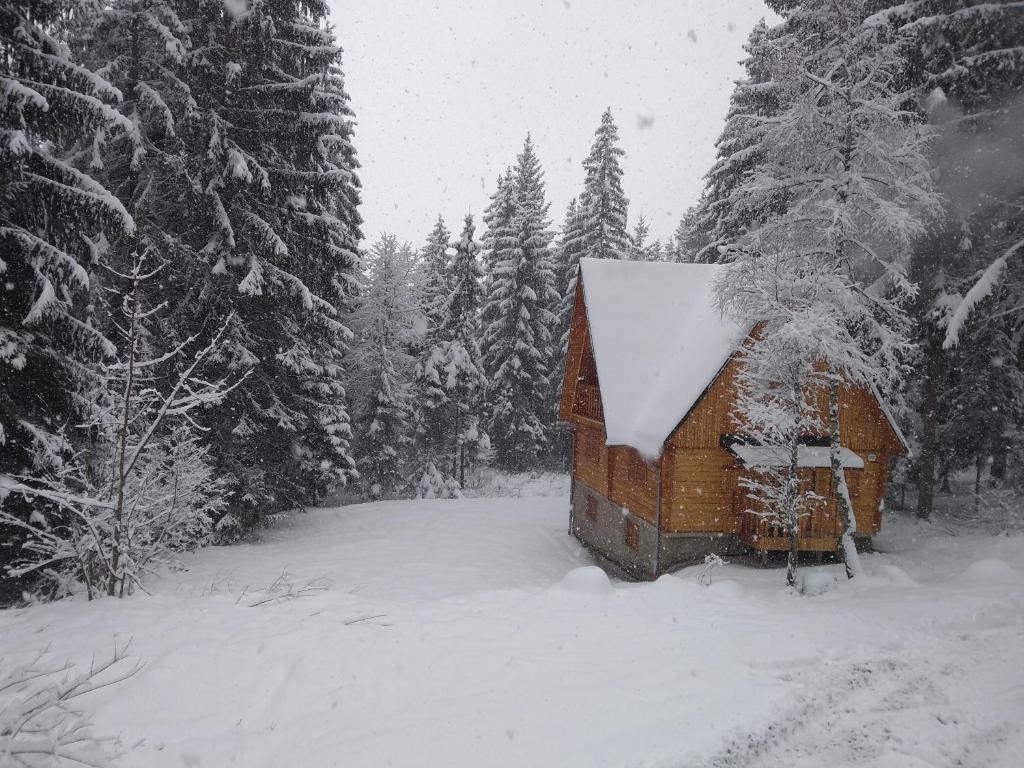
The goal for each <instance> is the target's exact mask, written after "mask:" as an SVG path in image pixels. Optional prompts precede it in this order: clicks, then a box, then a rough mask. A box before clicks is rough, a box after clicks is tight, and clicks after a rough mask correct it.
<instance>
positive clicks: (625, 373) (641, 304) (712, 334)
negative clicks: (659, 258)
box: [580, 258, 909, 460]
mask: <svg viewBox="0 0 1024 768" xmlns="http://www.w3.org/2000/svg"><path fill="white" fill-rule="evenodd" d="M727 268H728V267H725V266H723V265H719V264H677V263H669V262H645V261H617V260H611V259H589V258H584V259H580V276H581V283H582V285H583V302H584V304H585V306H584V307H583V309H584V311H585V313H586V318H587V321H588V322H587V325H588V326H589V334H590V342H591V345H592V348H593V353H594V359H595V362H596V364H597V380H598V382H599V384H600V390H601V403H602V406H603V408H604V422H605V432H606V435H607V443H608V445H628V446H630V447H632V448H635V449H636V450H637V451H639V452H640V454H641V455H643V456H644V457H645V458H646V459H649V460H655V459H657V458H658V457H659V456H660V455H661V452H662V447H663V446H664V443H665V440H666V439H668V437H669V435H671V434H672V433H673V432H674V431H675V429H676V427H677V426H678V425H679V423H680V422H681V421H682V420H683V419H684V418H685V417H686V416H687V414H689V413H690V411H691V409H692V408H693V407H694V406H695V405H696V404H697V402H698V401H699V400H700V399H701V397H702V396H703V394H704V392H705V391H707V389H708V387H709V386H710V385H711V384H712V383H713V382H714V381H715V379H716V378H717V377H718V375H719V373H720V372H721V370H722V368H723V367H724V366H725V364H726V363H727V362H728V361H729V358H730V357H731V356H732V354H733V353H734V352H735V351H736V350H737V348H738V347H739V345H740V342H741V341H742V340H743V339H744V338H745V337H746V336H747V334H748V333H750V330H751V328H750V327H744V326H740V325H739V324H737V323H736V322H734V321H733V320H731V319H729V318H727V317H724V316H723V315H722V313H721V312H720V311H719V310H718V307H717V306H716V302H715V283H716V280H717V277H718V276H719V275H720V274H721V272H722V270H724V269H727ZM872 394H873V395H874V399H875V400H876V402H877V403H878V406H879V408H880V409H881V411H882V413H883V415H884V417H885V420H886V422H887V423H888V425H889V427H890V428H891V429H892V431H893V434H894V435H895V437H896V439H897V440H898V442H899V443H900V444H901V445H902V447H903V449H904V450H905V451H907V452H909V446H908V445H907V441H906V438H905V437H904V436H903V433H902V432H901V431H900V428H899V425H898V424H897V423H896V421H895V419H894V418H893V415H892V413H891V412H890V411H889V409H888V408H887V407H886V405H885V403H884V402H883V401H882V400H881V398H879V397H878V393H877V392H875V391H874V389H873V388H872Z"/></svg>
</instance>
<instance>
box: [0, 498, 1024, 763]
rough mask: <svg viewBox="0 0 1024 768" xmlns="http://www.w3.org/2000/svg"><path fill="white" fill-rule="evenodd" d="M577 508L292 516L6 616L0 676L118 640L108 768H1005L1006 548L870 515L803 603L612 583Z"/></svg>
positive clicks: (1017, 551)
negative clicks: (851, 546) (151, 571)
mask: <svg viewBox="0 0 1024 768" xmlns="http://www.w3.org/2000/svg"><path fill="white" fill-rule="evenodd" d="M567 504H568V501H567V499H566V498H565V497H553V498H530V499H525V498H524V499H464V500H457V501H440V500H430V501H415V502H381V503H376V504H363V505H358V506H353V507H346V508H340V509H318V510H312V511H310V512H309V513H308V514H297V515H293V516H291V517H290V518H289V519H288V520H287V521H286V522H285V523H284V524H283V526H282V527H281V528H279V529H274V530H271V531H270V532H268V534H267V535H266V537H265V540H264V541H263V542H261V543H259V544H250V545H244V546H234V547H217V548H211V549H206V550H203V551H201V552H198V553H196V554H195V555H194V556H190V557H189V558H188V559H187V566H188V570H186V571H184V572H180V573H173V574H168V575H167V576H166V577H165V578H164V579H162V580H161V581H159V582H158V583H156V584H154V585H153V586H152V591H153V596H152V597H146V596H138V597H133V598H130V599H127V600H124V601H117V600H102V601H99V602H96V603H87V602H84V601H68V602H63V603H56V604H51V605H42V606H36V607H32V608H28V609H23V610H17V611H5V612H0V651H2V653H0V658H2V661H3V663H16V662H17V661H19V660H22V659H25V658H26V657H28V656H31V655H33V654H34V653H35V652H36V651H37V650H38V649H40V648H41V647H43V646H46V645H49V646H50V648H51V654H52V657H54V658H56V659H58V660H63V659H65V658H70V659H71V660H73V661H75V662H77V663H80V664H84V663H87V662H88V661H89V659H90V658H91V657H92V655H93V654H96V655H97V656H101V657H102V656H103V655H104V654H105V653H106V652H108V651H109V649H111V648H112V646H113V643H114V642H115V641H118V642H124V641H125V640H127V639H128V638H132V644H131V652H132V653H133V654H134V655H135V656H136V657H137V658H139V659H141V660H143V661H144V662H145V666H144V667H143V668H142V669H141V670H140V671H139V673H138V674H136V675H135V676H134V677H132V678H131V679H129V680H127V681H126V682H124V683H122V684H121V685H119V686H117V687H115V688H110V689H104V690H101V691H96V692H95V693H94V694H90V698H87V699H83V700H82V701H81V703H82V704H83V705H85V706H88V707H90V708H92V709H93V710H94V714H95V721H96V731H97V732H98V733H107V734H116V733H120V734H121V737H122V743H123V745H124V746H125V750H126V751H125V754H124V756H123V757H122V758H121V759H120V761H119V762H118V763H117V765H120V766H124V768H175V767H178V766H189V767H190V768H229V767H230V766H239V767H244V768H279V766H283V765H295V766H302V767H303V768H328V767H329V766H345V768H380V767H381V766H392V767H393V768H433V767H434V766H437V767H438V768H440V767H442V766H445V767H447V766H463V765H465V766H477V765H486V766H488V767H489V768H512V767H513V766H515V767H516V768H518V767H519V766H524V765H530V766H559V767H560V768H594V767H595V766H607V767H609V768H612V767H615V768H619V767H623V768H624V767H625V766H650V767H652V768H653V767H654V766H665V767H666V768H667V767H668V766H672V767H673V768H674V767H676V766H679V767H681V768H687V767H692V768H696V767H697V766H707V765H717V766H736V767H737V768H738V767H739V766H744V767H745V768H755V767H757V766H764V767H765V768H767V767H768V766H780V765H784V766H797V767H802V766H812V765H822V764H825V765H829V766H830V768H853V767H854V766H857V768H865V767H866V768H879V767H881V766H910V765H930V766H943V765H959V764H965V765H986V766H991V767H992V768H1016V766H1017V765H1018V763H1019V756H1020V754H1022V751H1024V733H1022V729H1021V728H1020V723H1021V722H1022V721H1024V594H1022V593H1024V587H1022V585H1021V582H1020V578H1019V574H1020V573H1021V572H1024V546H1022V544H1024V537H1021V536H1010V537H1006V536H1000V537H994V536H984V535H977V534H973V533H971V532H970V531H969V530H967V531H958V533H959V535H957V536H949V535H947V534H946V533H944V532H942V531H940V530H938V528H936V527H928V526H915V525H912V524H909V523H902V522H900V523H898V524H894V523H893V521H891V520H888V519H887V520H886V524H885V533H883V535H882V536H880V537H879V540H878V545H879V547H881V548H885V549H886V550H887V553H876V554H870V555H865V557H864V561H865V566H866V568H867V570H868V576H867V578H864V579H863V580H857V582H848V581H846V580H845V579H844V578H842V567H841V566H838V565H832V566H824V567H819V568H805V569H803V570H802V573H803V574H804V575H805V584H809V583H813V584H816V585H821V584H824V583H831V588H829V589H827V590H825V591H822V592H821V593H820V594H818V595H817V596H816V597H813V598H810V597H805V596H800V595H796V594H793V593H792V592H791V591H788V590H786V589H785V588H784V587H783V580H784V574H783V572H782V571H781V570H779V569H771V568H769V569H760V568H754V567H747V566H744V565H742V564H740V563H737V562H731V563H729V564H727V565H723V566H721V567H719V568H716V569H715V571H714V574H713V577H712V584H711V585H710V586H708V587H705V586H701V585H699V584H698V583H697V575H698V573H699V572H700V570H701V568H702V566H695V567H693V568H690V569H686V570H683V571H680V572H679V573H677V574H673V575H668V576H663V577H661V578H660V579H658V580H657V581H655V582H653V583H644V584H628V583H622V582H619V581H616V580H614V579H609V577H608V576H607V575H606V574H605V573H604V572H603V571H601V570H600V569H597V568H595V567H594V563H593V561H592V560H591V558H590V556H589V555H588V554H587V553H586V552H585V551H584V550H583V549H582V548H581V547H580V546H579V545H578V544H577V543H576V542H575V540H574V539H572V538H571V537H569V536H567V535H566V530H565V529H566V522H567ZM254 606H255V607H254Z"/></svg>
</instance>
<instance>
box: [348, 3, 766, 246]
mask: <svg viewBox="0 0 1024 768" xmlns="http://www.w3.org/2000/svg"><path fill="white" fill-rule="evenodd" d="M332 6H333V10H332V21H333V23H334V24H335V26H336V28H337V33H338V36H339V39H340V43H341V45H342V46H343V47H344V50H345V58H344V71H345V77H346V85H347V89H348V92H349V94H350V95H351V97H352V106H353V109H354V110H355V113H356V120H357V126H356V135H355V141H356V149H357V151H358V154H359V161H360V163H361V164H362V166H363V167H362V168H361V169H360V171H359V176H360V179H361V181H362V183H363V205H362V206H361V212H362V215H363V218H364V219H365V224H364V227H363V232H364V234H365V235H366V237H367V239H368V240H371V241H372V240H374V239H375V238H376V237H377V236H378V235H379V234H380V232H381V231H382V230H386V231H388V232H393V233H394V234H396V235H398V237H399V239H400V240H409V241H410V242H412V243H413V244H414V245H419V244H421V243H422V241H423V240H424V239H425V238H426V236H427V234H428V233H429V232H430V229H431V227H432V226H433V223H434V220H435V219H436V218H437V214H438V213H441V214H443V215H444V217H445V220H446V221H447V223H448V227H449V229H452V230H458V228H459V223H460V221H461V217H462V216H464V215H465V213H466V212H467V211H468V212H471V213H473V214H474V216H476V217H479V215H480V214H481V212H482V211H483V208H484V206H485V205H486V203H487V196H488V195H489V194H490V193H491V192H492V191H493V190H494V186H495V180H496V178H497V176H498V174H499V173H500V172H501V171H502V170H503V169H504V168H505V166H506V165H509V164H511V163H513V162H514V160H515V157H516V154H518V152H519V151H520V150H521V149H522V143H523V139H524V138H525V136H526V133H527V131H530V132H532V134H533V139H534V143H535V145H536V148H537V152H538V155H539V156H540V159H541V162H542V163H543V168H544V172H545V178H546V181H547V191H548V200H549V201H550V202H551V204H552V205H551V218H552V224H553V226H554V227H558V226H560V225H561V221H562V216H563V214H564V212H565V206H566V205H567V204H568V202H569V199H570V198H571V197H573V196H574V195H576V194H578V193H579V190H580V188H581V187H582V184H583V169H582V167H581V166H580V163H581V161H582V160H583V158H584V157H585V156H586V154H587V152H588V151H589V149H590V145H591V142H592V141H593V134H594V130H595V129H596V128H597V126H598V124H599V123H600V119H601V113H602V112H603V111H604V109H605V108H606V107H608V106H611V107H612V110H613V113H614V115H615V119H616V122H617V123H618V126H619V133H620V136H621V138H622V141H621V146H622V147H623V148H624V149H625V150H626V153H627V154H626V158H625V161H624V162H623V168H624V172H625V177H624V179H623V184H624V186H625V191H626V195H627V196H628V197H629V200H630V208H629V226H630V229H631V230H632V227H633V225H634V224H635V223H636V220H637V217H638V215H639V214H641V213H642V214H644V216H645V217H646V218H647V220H648V222H649V223H650V225H651V237H652V239H653V238H660V239H661V240H662V241H665V240H666V239H667V238H668V237H669V236H670V235H671V233H672V232H673V230H674V229H675V227H676V224H678V222H679V219H680V217H681V216H682V214H683V212H684V211H685V210H686V208H687V207H688V206H689V205H691V204H692V203H693V202H695V201H696V199H697V197H698V195H699V194H700V191H701V189H702V187H703V180H702V177H703V175H704V173H705V172H706V171H707V169H708V168H709V167H710V165H711V162H712V160H713V158H714V142H715V139H716V138H717V137H718V134H719V132H720V131H721V129H722V126H723V119H724V117H725V112H726V109H727V108H728V102H729V94H730V93H731V91H732V83H733V81H734V80H735V79H736V78H738V77H740V76H741V74H742V68H741V67H740V65H739V61H740V60H741V59H742V58H743V57H744V52H743V49H742V46H743V43H744V41H745V40H746V38H747V35H748V33H749V32H750V29H751V28H752V27H753V25H754V24H755V23H756V22H757V20H758V19H759V18H761V17H762V16H768V17H769V18H771V16H770V12H769V11H768V9H767V8H765V6H764V5H763V3H762V2H761V0H515V2H508V0H437V1H436V2H427V1H426V0H387V1H386V2H366V0H350V1H349V2H344V1H343V0H332ZM651 119H653V122H652V123H650V124H648V125H643V124H644V123H646V122H647V121H650V120H651ZM477 224H478V229H479V227H480V226H482V222H479V221H478V222H477Z"/></svg>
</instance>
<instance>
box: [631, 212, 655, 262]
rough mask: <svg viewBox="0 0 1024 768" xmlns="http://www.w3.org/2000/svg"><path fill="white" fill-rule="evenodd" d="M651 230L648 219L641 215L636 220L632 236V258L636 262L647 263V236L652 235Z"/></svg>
mask: <svg viewBox="0 0 1024 768" xmlns="http://www.w3.org/2000/svg"><path fill="white" fill-rule="evenodd" d="M650 231H651V228H650V227H649V226H648V224H647V219H645V218H644V215H643V214H642V213H641V214H640V216H639V217H638V218H637V220H636V224H634V225H633V234H632V235H630V244H631V245H632V248H631V249H630V256H629V257H630V258H631V259H633V260H634V261H647V256H646V253H645V250H644V249H645V248H646V247H647V235H648V234H650Z"/></svg>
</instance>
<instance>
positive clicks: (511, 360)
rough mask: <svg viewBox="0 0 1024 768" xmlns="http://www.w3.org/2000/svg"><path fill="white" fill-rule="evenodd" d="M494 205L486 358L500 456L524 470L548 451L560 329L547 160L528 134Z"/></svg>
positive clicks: (492, 424)
mask: <svg viewBox="0 0 1024 768" xmlns="http://www.w3.org/2000/svg"><path fill="white" fill-rule="evenodd" d="M510 181H511V183H509V182H508V181H506V183H505V184H504V185H503V186H502V188H500V189H499V194H500V195H501V197H496V198H495V199H494V200H493V202H492V206H491V208H490V209H489V211H488V216H489V218H490V221H489V222H488V236H487V242H488V243H489V244H490V253H489V255H488V267H489V269H490V281H489V285H488V290H487V299H486V303H485V305H484V308H483V318H484V324H485V325H484V336H483V345H482V346H483V360H484V369H485V371H486V372H487V376H488V382H489V390H488V399H489V400H490V403H491V409H492V410H491V416H490V421H489V425H490V429H489V432H490V434H491V441H492V443H493V445H494V449H495V460H496V462H497V463H498V464H499V465H501V466H502V467H505V468H507V469H512V470H522V469H525V468H527V467H530V466H536V465H537V464H538V463H540V462H543V461H544V460H545V458H546V451H547V449H548V445H549V440H550V432H551V429H552V427H553V421H554V416H553V412H552V409H551V404H550V391H551V384H550V380H549V377H550V376H551V374H552V370H551V368H552V361H553V360H554V359H556V358H555V357H554V354H553V344H552V338H551V335H552V330H553V328H554V324H555V315H554V313H553V312H552V308H554V307H555V306H556V303H557V301H558V298H559V296H558V293H557V292H556V291H555V290H554V287H553V283H554V270H553V265H552V257H551V252H550V244H551V240H552V233H551V232H550V231H549V230H548V226H549V221H548V204H547V202H546V200H545V194H544V181H543V174H542V172H541V169H540V161H539V160H538V159H537V156H536V154H535V153H534V150H533V144H532V141H531V140H530V138H529V137H527V139H526V142H525V144H524V145H523V151H522V152H521V153H520V155H519V156H518V158H517V162H516V168H515V176H514V178H513V179H511V180H510Z"/></svg>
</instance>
